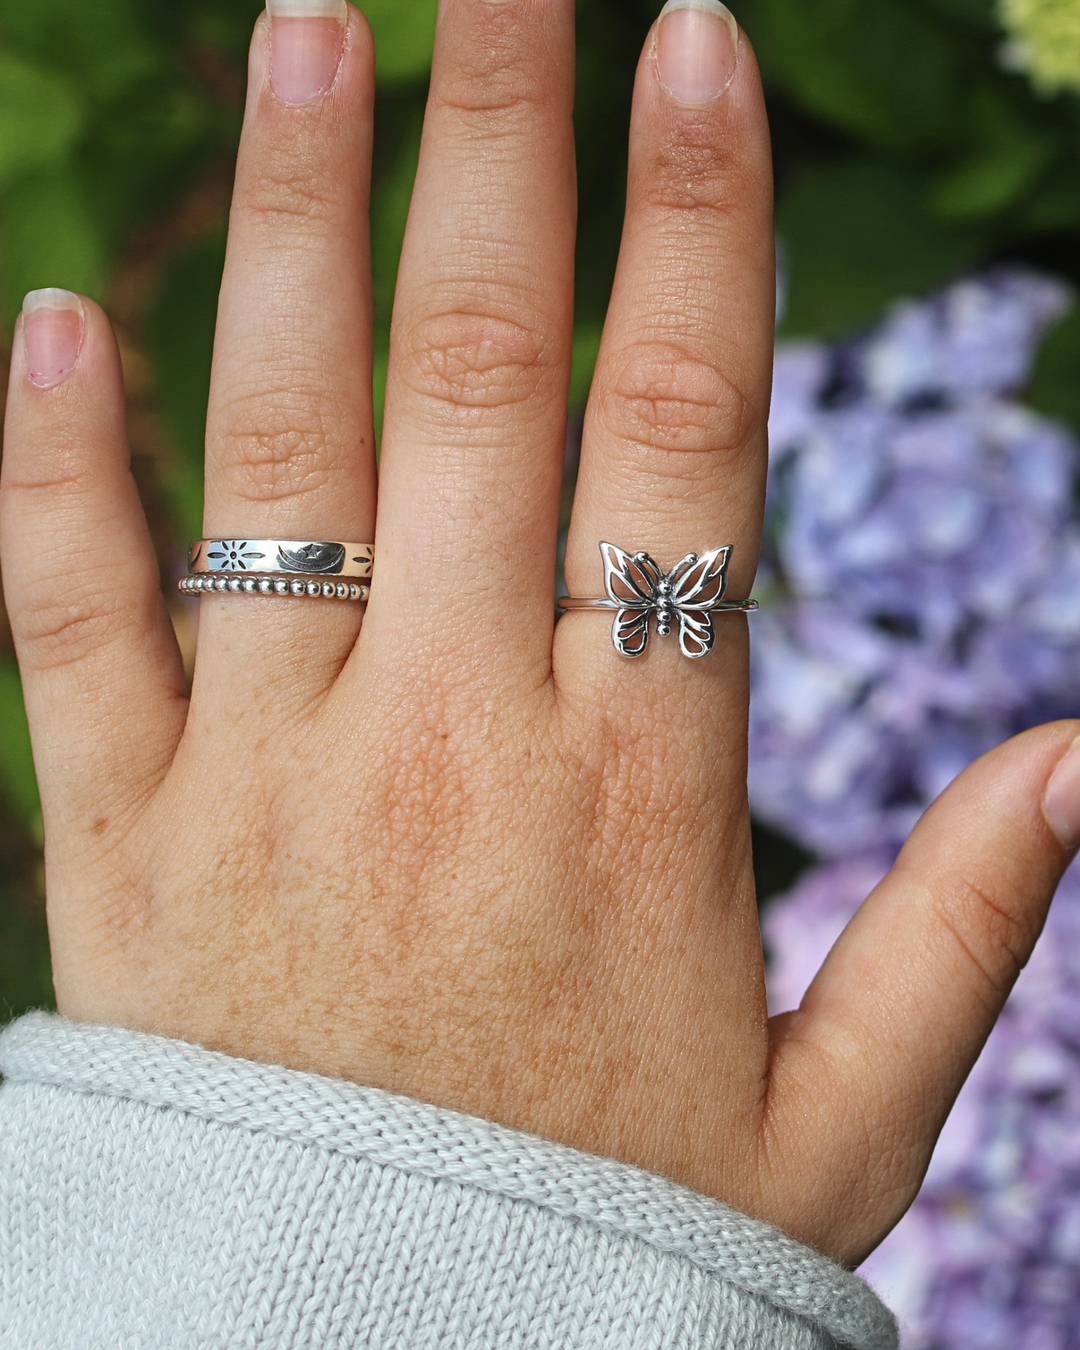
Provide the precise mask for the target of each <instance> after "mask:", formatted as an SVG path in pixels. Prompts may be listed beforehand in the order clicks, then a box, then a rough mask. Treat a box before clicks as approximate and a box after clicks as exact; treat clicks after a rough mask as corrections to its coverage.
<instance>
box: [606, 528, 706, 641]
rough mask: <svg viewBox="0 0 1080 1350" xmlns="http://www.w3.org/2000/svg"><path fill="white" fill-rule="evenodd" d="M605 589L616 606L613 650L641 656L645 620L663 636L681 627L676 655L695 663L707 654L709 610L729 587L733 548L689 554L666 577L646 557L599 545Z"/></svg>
mask: <svg viewBox="0 0 1080 1350" xmlns="http://www.w3.org/2000/svg"><path fill="white" fill-rule="evenodd" d="M600 552H601V554H602V556H603V559H604V588H605V589H606V591H607V593H608V596H609V598H610V599H611V600H612V601H614V602H615V604H616V605H617V606H618V607H619V608H618V613H617V614H616V615H615V622H614V624H613V625H612V628H611V640H612V642H613V643H614V644H615V650H616V651H618V652H620V653H621V654H622V655H623V656H641V654H642V653H643V652H644V651H645V648H646V647H647V646H648V645H649V620H650V617H651V616H655V618H656V632H657V635H658V636H659V637H667V635H668V634H669V633H670V632H671V626H672V623H673V622H676V623H678V626H679V650H680V651H681V652H682V654H683V656H689V657H691V658H697V657H699V656H704V655H705V654H706V652H708V651H711V649H712V645H713V640H714V638H715V632H714V629H713V618H712V614H711V613H710V610H712V609H713V608H714V606H715V605H716V604H717V603H718V602H719V601H720V600H721V599H722V598H723V595H724V590H725V589H726V587H727V569H728V562H729V561H730V559H731V546H730V545H726V546H725V547H724V548H714V549H712V550H711V552H709V553H702V554H701V555H700V556H699V555H698V554H696V553H688V554H687V555H686V557H685V558H683V559H682V561H681V562H677V563H676V564H675V566H674V567H673V568H672V569H671V571H670V572H666V573H665V572H663V571H662V570H661V569H660V567H659V566H658V565H657V564H656V563H655V562H654V561H653V559H652V558H650V557H649V555H648V554H647V553H627V552H626V550H625V549H622V548H618V547H616V545H615V544H601V545H600Z"/></svg>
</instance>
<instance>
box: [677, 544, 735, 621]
mask: <svg viewBox="0 0 1080 1350" xmlns="http://www.w3.org/2000/svg"><path fill="white" fill-rule="evenodd" d="M730 561H731V545H730V544H727V545H725V546H724V547H723V548H714V549H712V550H711V551H710V552H709V553H702V554H700V555H697V554H693V553H689V554H687V556H686V557H685V558H683V560H682V562H678V563H676V564H675V566H674V567H673V568H672V569H671V571H670V572H669V573H668V580H669V581H670V582H671V601H672V604H673V605H675V607H676V608H682V607H683V606H685V607H687V608H689V609H709V608H711V606H713V605H714V604H716V602H717V600H722V599H723V597H724V592H725V590H727V570H728V563H729V562H730Z"/></svg>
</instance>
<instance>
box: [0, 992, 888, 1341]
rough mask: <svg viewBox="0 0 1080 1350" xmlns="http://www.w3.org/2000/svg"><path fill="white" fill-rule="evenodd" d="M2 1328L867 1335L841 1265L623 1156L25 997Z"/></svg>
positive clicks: (237, 1336) (12, 1115) (10, 1074)
mask: <svg viewBox="0 0 1080 1350" xmlns="http://www.w3.org/2000/svg"><path fill="white" fill-rule="evenodd" d="M0 1071H2V1072H3V1074H4V1075H5V1076H6V1082H5V1083H4V1086H3V1087H2V1088H0V1233H2V1234H3V1237H2V1239H0V1346H2V1347H3V1350H105V1347H108V1348H109V1350H156V1348H157V1347H161V1350H166V1348H167V1350H219V1348H220V1350H224V1348H225V1347H229V1348H230V1350H232V1348H233V1347H235V1348H236V1350H239V1348H240V1347H245V1348H247V1347H267V1348H268V1350H300V1348H301V1347H303V1348H304V1350H346V1347H348V1350H361V1347H363V1348H365V1350H367V1348H368V1347H370V1350H435V1347H439V1348H440V1350H443V1348H445V1350H450V1347H454V1348H455V1350H457V1348H458V1347H462V1348H464V1347H468V1350H495V1348H496V1347H498V1350H585V1347H589V1348H590V1350H600V1348H601V1347H603V1350H646V1347H648V1350H706V1348H707V1350H736V1348H737V1350H825V1348H826V1347H834V1346H836V1345H842V1346H847V1347H852V1350H887V1348H888V1347H894V1346H895V1345H896V1329H895V1324H894V1322H893V1319H892V1317H891V1315H890V1314H889V1312H888V1311H887V1310H886V1309H885V1308H884V1307H883V1305H882V1304H881V1303H880V1302H879V1301H878V1300H877V1298H876V1297H875V1296H874V1295H873V1294H872V1293H871V1291H870V1290H869V1288H868V1287H867V1286H866V1285H865V1284H863V1283H862V1281H860V1280H858V1279H857V1278H856V1277H855V1276H853V1275H850V1274H848V1273H847V1272H846V1271H844V1270H842V1269H841V1268H840V1267H839V1266H836V1265H834V1264H833V1263H832V1262H830V1261H828V1260H826V1259H825V1258H824V1257H822V1256H820V1255H819V1254H818V1253H816V1252H814V1251H811V1250H810V1249H808V1248H806V1247H803V1246H801V1245H800V1244H799V1243H797V1242H794V1241H792V1240H791V1239H790V1238H788V1237H785V1236H784V1235H783V1234H782V1233H779V1232H777V1231H776V1230H775V1229H772V1228H770V1227H768V1226H767V1225H766V1224H763V1223H759V1222H757V1221H756V1220H753V1219H749V1218H747V1217H746V1216H745V1215H742V1214H739V1213H738V1212H737V1211H735V1210H732V1209H729V1208H727V1207H726V1206H725V1205H721V1204H718V1203H716V1202H715V1201H713V1200H709V1199H706V1198H705V1197H704V1196H700V1195H696V1194H694V1193H693V1192H691V1191H687V1190H684V1189H683V1188H682V1187H680V1186H676V1185H674V1184H673V1183H672V1182H670V1181H665V1180H664V1179H663V1178H661V1177H656V1176H652V1175H650V1174H649V1173H646V1172H641V1171H638V1170H637V1169H636V1168H633V1167H627V1166H624V1165H623V1164H621V1163H616V1162H611V1161H608V1160H606V1159H603V1158H596V1157H591V1156H589V1155H587V1154H583V1153H578V1152H575V1151H574V1150H573V1149H568V1148H564V1147H562V1146H560V1145H557V1144H551V1143H547V1142H545V1141H544V1140H541V1139H536V1138H533V1137H532V1136H530V1135H524V1134H518V1133H516V1132H514V1131H513V1130H507V1129H503V1128H502V1127H500V1126H497V1125H492V1124H490V1123H488V1122H485V1121H482V1120H476V1119H473V1118H471V1117H469V1116H463V1115H459V1114H458V1113H456V1112H454V1111H445V1110H441V1109H439V1108H436V1107H433V1106H428V1105H425V1104H423V1103H421V1102H415V1101H411V1100H408V1099H405V1098H402V1097H396V1096H392V1095H391V1094H389V1093H386V1092H381V1091H378V1090H375V1089H372V1088H363V1087H358V1086H356V1085H355V1084H352V1083H346V1082H340V1081H337V1080H333V1079H328V1078H321V1077H317V1076H316V1075H314V1074H307V1073H297V1072H295V1071H292V1070H288V1069H281V1068H276V1067H273V1066H270V1065H266V1064H252V1063H248V1062H246V1061H244V1060H238V1059H231V1058H229V1057H228V1056H226V1055H221V1054H216V1053H213V1052H211V1051H208V1050H203V1049H201V1048H199V1047H197V1046H194V1045H188V1044H186V1043H185V1042H182V1041H171V1040H165V1039H163V1038H161V1037H158V1036H147V1035H143V1034H141V1033H138V1032H131V1031H121V1030H117V1029H115V1028H110V1027H99V1026H86V1025H77V1024H74V1023H71V1022H67V1021H64V1020H63V1019H62V1018H58V1017H52V1016H49V1015H47V1014H44V1013H34V1014H31V1015H30V1016H29V1017H25V1018H23V1019H22V1020H21V1021H19V1022H16V1023H14V1024H13V1025H12V1026H10V1027H9V1028H8V1029H7V1030H6V1031H5V1032H4V1033H3V1035H2V1036H0Z"/></svg>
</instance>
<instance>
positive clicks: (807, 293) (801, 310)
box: [777, 159, 992, 336]
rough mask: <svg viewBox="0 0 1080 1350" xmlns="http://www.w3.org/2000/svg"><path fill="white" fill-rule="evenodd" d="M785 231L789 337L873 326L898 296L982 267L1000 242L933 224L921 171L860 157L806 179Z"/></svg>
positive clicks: (784, 215) (785, 200)
mask: <svg viewBox="0 0 1080 1350" xmlns="http://www.w3.org/2000/svg"><path fill="white" fill-rule="evenodd" d="M777 234H778V236H779V238H780V241H781V245H782V249H783V256H784V259H785V264H786V268H787V275H788V293H787V299H786V306H785V313H784V321H783V330H782V331H783V333H784V335H785V336H795V335H800V334H839V333H844V332H847V331H850V330H851V329H853V328H856V327H858V326H860V325H862V324H865V323H869V322H871V321H872V320H874V319H875V318H876V317H877V316H878V315H879V314H880V312H881V309H882V307H883V306H884V305H886V304H887V303H888V302H889V301H890V300H893V299H895V298H896V297H897V296H902V295H910V294H917V293H920V292H923V291H927V290H930V289H932V288H933V287H935V286H939V285H941V284H943V283H944V282H945V281H947V280H949V278H951V277H953V276H955V275H956V273H957V272H960V271H962V270H964V269H965V268H967V267H971V266H973V265H975V264H976V263H978V262H979V261H980V260H981V259H982V258H983V257H984V256H985V253H986V251H987V249H988V248H989V246H990V244H991V242H992V236H991V235H990V234H989V233H988V232H987V231H986V230H984V229H975V228H963V229H961V228H949V227H948V226H945V225H942V224H941V223H939V222H938V221H936V220H934V219H933V217H932V216H931V215H930V214H929V212H928V211H927V210H926V207H925V180H924V179H923V177H922V176H921V175H920V174H918V173H916V172H914V171H912V170H908V169H902V168H896V167H893V166H892V165H889V164H883V163H879V162H877V161H874V160H861V159H853V160H848V161H846V162H842V163H839V164H833V165H828V166H824V167H817V168H813V169H808V170H806V171H805V172H803V173H802V174H801V175H799V176H798V177H797V178H796V179H795V180H794V181H793V182H792V183H791V184H790V185H789V187H788V189H787V191H786V192H785V193H784V195H783V197H782V199H781V201H780V203H779V207H778V210H777Z"/></svg>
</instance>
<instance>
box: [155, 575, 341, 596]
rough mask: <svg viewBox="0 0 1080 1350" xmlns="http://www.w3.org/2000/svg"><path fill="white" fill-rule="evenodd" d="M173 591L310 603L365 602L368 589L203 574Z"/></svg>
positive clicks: (183, 581) (331, 583)
mask: <svg viewBox="0 0 1080 1350" xmlns="http://www.w3.org/2000/svg"><path fill="white" fill-rule="evenodd" d="M176 588H177V590H179V591H181V592H182V593H183V594H184V595H209V594H211V593H214V594H219V595H270V596H278V595H280V596H294V595H295V596H308V597H309V598H311V599H313V600H319V599H322V600H360V601H362V600H366V599H367V598H368V587H367V586H361V585H359V584H358V583H357V582H355V581H316V580H315V579H314V578H311V579H309V580H305V579H304V578H303V577H293V576H284V577H282V576H275V577H267V576H262V577H250V576H248V577H238V576H236V575H235V573H234V574H233V575H231V576H226V575H224V574H223V573H221V572H213V573H211V572H205V573H202V574H200V575H198V576H191V577H181V579H180V580H179V581H178V582H177V583H176Z"/></svg>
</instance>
